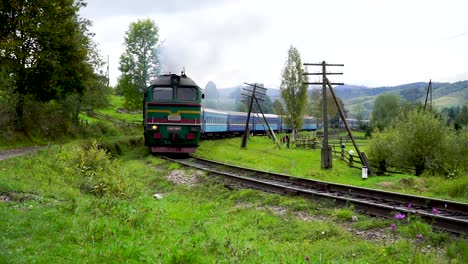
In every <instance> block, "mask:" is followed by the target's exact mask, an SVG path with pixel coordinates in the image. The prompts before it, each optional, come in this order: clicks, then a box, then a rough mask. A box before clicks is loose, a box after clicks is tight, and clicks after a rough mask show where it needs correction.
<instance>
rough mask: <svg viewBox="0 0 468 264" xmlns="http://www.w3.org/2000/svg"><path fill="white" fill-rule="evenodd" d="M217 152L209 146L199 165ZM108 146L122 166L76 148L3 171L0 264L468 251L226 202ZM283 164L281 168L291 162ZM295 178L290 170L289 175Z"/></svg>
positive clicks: (382, 256) (385, 225)
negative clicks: (206, 154)
mask: <svg viewBox="0 0 468 264" xmlns="http://www.w3.org/2000/svg"><path fill="white" fill-rule="evenodd" d="M236 140H238V139H236ZM256 140H259V141H261V140H262V139H260V138H258V139H257V138H254V139H252V141H253V142H255V141H256ZM214 143H215V142H210V141H205V142H204V143H203V147H202V149H201V151H200V153H199V154H202V153H204V151H205V152H206V151H207V150H206V148H207V147H208V146H209V144H214ZM115 144H118V145H119V146H120V147H118V149H120V150H121V151H120V153H121V156H114V158H112V157H110V156H109V155H106V154H105V152H104V151H101V150H99V149H98V148H96V147H95V146H96V144H94V145H93V144H91V143H89V142H85V143H83V142H81V143H78V142H75V143H73V144H67V145H63V146H51V147H49V148H47V149H45V150H43V151H40V152H39V153H37V154H35V155H32V156H27V157H19V158H12V159H9V160H4V161H0V195H1V197H2V198H1V199H0V200H1V201H0V207H1V208H0V219H2V224H1V225H0V234H1V237H2V239H0V248H1V250H0V263H57V262H59V263H96V262H102V263H140V262H141V263H145V262H148V263H449V262H450V263H464V262H465V263H466V261H467V260H468V250H467V248H468V247H467V246H468V244H467V241H466V240H458V239H453V238H451V237H450V236H449V235H447V234H441V233H434V232H432V231H430V227H429V226H428V225H426V224H424V223H422V222H420V221H418V220H417V219H414V218H412V217H409V216H408V218H407V220H408V221H404V222H398V221H397V220H381V219H371V218H367V217H366V216H363V215H360V214H358V213H356V212H354V210H353V209H352V208H341V209H338V208H334V207H332V205H331V204H330V202H327V201H308V200H304V199H301V198H294V197H282V196H279V195H275V194H266V193H262V192H259V191H254V190H238V189H234V190H231V189H227V188H225V187H224V184H222V183H220V182H218V181H215V180H214V179H213V178H210V177H207V176H206V175H203V174H200V173H198V172H195V171H191V170H186V169H184V168H180V167H179V166H177V165H175V164H171V163H168V162H166V161H163V160H161V159H159V158H157V157H153V156H151V155H148V152H147V149H145V148H144V147H143V146H141V142H139V141H138V140H136V139H133V140H132V139H129V140H128V141H123V140H120V142H116V141H113V142H103V143H100V144H98V145H101V146H105V148H107V149H109V146H115ZM80 145H82V146H85V147H84V148H83V147H80ZM249 146H250V147H249V149H251V148H252V151H254V149H253V148H254V144H251V145H249ZM114 148H115V149H117V147H114ZM203 149H205V150H203ZM269 151H271V150H269ZM284 151H285V152H284V154H286V153H288V154H289V155H297V156H301V155H300V154H299V153H296V150H292V149H290V150H284ZM286 151H287V152H286ZM238 152H240V151H238ZM254 153H257V156H258V160H257V161H258V162H260V161H262V162H267V163H268V164H269V166H272V167H275V166H276V165H275V164H274V162H272V161H269V159H268V158H265V156H267V157H269V156H271V154H269V152H268V151H267V152H264V151H262V150H260V149H258V150H255V151H254ZM284 154H281V155H279V154H278V158H277V160H284V159H286V160H287V157H284V156H283V155H284ZM262 156H263V157H262ZM229 157H230V156H226V159H229ZM309 159H312V157H309V158H307V160H309ZM267 160H268V161H267ZM296 165H298V164H296ZM266 167H268V166H266ZM306 167H307V166H305V168H306ZM335 168H336V170H340V171H342V174H343V175H345V174H346V173H345V168H341V169H339V166H338V164H336V166H335ZM291 170H292V171H296V170H297V169H294V168H290V170H288V169H286V170H285V171H286V172H290V171H291ZM334 170H335V169H334ZM328 173H330V172H327V173H325V174H324V177H326V176H327V175H328ZM354 176H355V175H354ZM342 177H346V176H342ZM181 178H185V179H188V181H181V180H180V179H181ZM174 179H179V180H174ZM181 182H192V183H193V184H181ZM155 194H157V196H158V199H156V198H155ZM391 224H395V225H396V229H395V230H393V231H392V230H391V229H390V226H391ZM375 234H378V235H377V238H375V236H374V235H375ZM418 235H421V236H422V238H419V239H418V238H416V236H418ZM421 236H420V237H421Z"/></svg>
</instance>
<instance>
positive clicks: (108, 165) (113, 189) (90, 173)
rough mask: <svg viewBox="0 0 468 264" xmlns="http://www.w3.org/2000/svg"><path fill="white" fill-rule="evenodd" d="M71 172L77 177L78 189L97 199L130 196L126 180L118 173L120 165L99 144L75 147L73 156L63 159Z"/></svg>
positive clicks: (93, 143)
mask: <svg viewBox="0 0 468 264" xmlns="http://www.w3.org/2000/svg"><path fill="white" fill-rule="evenodd" d="M65 159H66V161H67V163H68V164H69V168H70V170H71V172H72V173H73V174H74V175H75V176H77V177H78V178H77V179H78V182H79V185H80V189H81V190H82V191H84V192H86V193H92V194H94V195H96V196H98V197H102V196H116V197H129V196H131V194H132V190H131V189H130V185H129V184H128V182H127V180H126V178H125V177H124V176H123V175H122V174H121V173H120V172H119V171H120V165H119V162H118V161H117V160H114V159H112V158H111V156H110V154H108V153H107V152H106V151H105V150H104V149H102V148H100V147H99V143H97V142H96V141H93V142H92V143H91V144H89V145H84V146H81V147H77V148H76V149H75V150H74V152H73V155H69V156H67V157H65Z"/></svg>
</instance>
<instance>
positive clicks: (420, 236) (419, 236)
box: [416, 234, 424, 239]
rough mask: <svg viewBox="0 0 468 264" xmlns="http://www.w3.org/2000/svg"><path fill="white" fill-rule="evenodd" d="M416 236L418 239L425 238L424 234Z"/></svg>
mask: <svg viewBox="0 0 468 264" xmlns="http://www.w3.org/2000/svg"><path fill="white" fill-rule="evenodd" d="M416 237H417V238H418V239H424V236H423V235H422V234H418V235H417V236H416Z"/></svg>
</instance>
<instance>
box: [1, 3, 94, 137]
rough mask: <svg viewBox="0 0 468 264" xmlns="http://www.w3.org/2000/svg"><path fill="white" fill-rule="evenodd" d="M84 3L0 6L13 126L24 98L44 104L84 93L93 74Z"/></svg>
mask: <svg viewBox="0 0 468 264" xmlns="http://www.w3.org/2000/svg"><path fill="white" fill-rule="evenodd" d="M84 6H85V3H84V2H83V1H82V0H77V1H73V0H61V1H59V0H50V1H46V0H31V1H21V0H9V1H1V2H0V65H1V67H2V68H3V69H5V70H6V71H7V73H8V75H9V76H11V77H12V78H13V79H14V89H13V91H12V93H14V94H15V96H16V98H17V100H16V102H15V112H16V126H17V128H18V129H19V130H24V127H22V117H23V114H24V113H23V111H24V102H25V98H26V97H30V98H32V99H34V100H40V101H43V102H47V101H50V100H54V99H64V98H66V97H67V96H68V95H70V94H74V93H82V92H83V90H84V89H85V82H86V80H87V78H89V77H90V76H92V75H93V70H92V66H91V65H90V61H89V56H88V55H89V54H88V51H89V47H90V46H89V45H90V43H91V42H90V37H91V34H90V33H89V32H88V27H89V25H90V23H89V21H87V20H83V19H81V18H80V17H79V15H78V11H79V9H80V8H81V7H84Z"/></svg>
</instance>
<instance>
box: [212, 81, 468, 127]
mask: <svg viewBox="0 0 468 264" xmlns="http://www.w3.org/2000/svg"><path fill="white" fill-rule="evenodd" d="M427 86H428V83H425V82H417V83H409V84H403V85H398V86H382V87H372V88H371V87H367V86H359V85H343V86H337V87H335V91H336V94H337V95H338V96H339V97H340V98H341V99H342V100H343V102H344V103H345V107H346V110H347V111H348V115H349V116H350V117H352V116H353V115H355V112H356V108H357V107H360V106H362V107H363V108H364V118H366V119H368V118H369V116H370V113H371V112H372V108H373V106H374V101H375V98H376V97H377V96H379V95H381V94H383V93H391V94H395V95H397V96H399V97H400V98H402V99H404V100H406V101H409V102H414V103H416V102H419V103H424V100H425V98H426V91H427ZM242 87H243V86H235V87H228V88H219V89H217V91H218V96H219V97H218V99H217V100H218V102H219V103H218V104H217V105H221V106H223V107H225V108H226V109H225V110H233V109H235V104H236V101H238V100H239V98H240V94H241V90H242ZM315 89H316V88H315ZM267 94H268V96H270V98H271V101H274V100H275V99H278V98H279V97H280V90H279V89H274V88H270V89H268V91H267ZM432 101H433V105H434V106H435V107H436V108H438V109H441V108H444V107H451V106H457V105H458V106H462V105H464V104H466V103H468V81H460V82H455V83H438V82H434V83H432Z"/></svg>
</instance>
